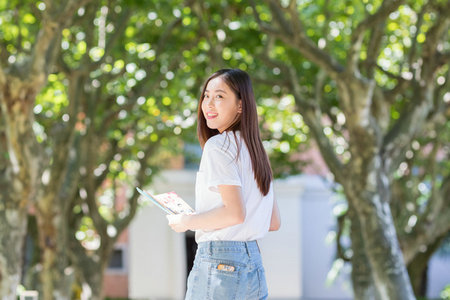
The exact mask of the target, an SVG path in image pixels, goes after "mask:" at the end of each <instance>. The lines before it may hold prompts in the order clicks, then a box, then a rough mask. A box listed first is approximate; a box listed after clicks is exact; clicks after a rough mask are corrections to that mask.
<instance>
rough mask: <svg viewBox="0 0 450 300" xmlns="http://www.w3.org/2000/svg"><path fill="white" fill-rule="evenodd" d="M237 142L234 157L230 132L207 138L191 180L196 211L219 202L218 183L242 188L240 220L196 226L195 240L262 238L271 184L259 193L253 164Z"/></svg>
mask: <svg viewBox="0 0 450 300" xmlns="http://www.w3.org/2000/svg"><path fill="white" fill-rule="evenodd" d="M236 137H237V140H238V142H239V143H240V152H239V157H238V159H237V160H236V155H237V152H238V150H237V144H236V139H235V137H234V134H233V132H223V133H222V134H218V135H215V136H213V137H211V138H209V139H208V141H207V142H206V143H205V147H204V148H203V154H202V159H201V162H200V169H199V171H198V173H197V179H196V183H195V198H196V202H195V210H196V211H197V212H198V213H202V212H206V211H209V210H211V209H213V208H216V207H220V206H221V205H223V203H222V197H221V195H220V193H219V189H218V186H219V185H237V186H240V187H241V190H242V200H243V202H244V204H245V208H246V216H245V221H244V223H242V224H238V225H234V226H230V227H226V228H223V229H219V230H212V231H203V230H196V233H195V240H196V241H197V243H199V242H205V241H217V240H226V241H251V240H256V239H260V238H262V237H263V236H264V235H265V234H266V233H267V232H268V231H269V226H270V219H271V216H272V207H273V186H272V184H271V186H270V190H269V193H268V194H267V195H266V196H263V195H262V194H261V192H260V190H259V188H258V184H257V183H256V181H255V177H254V175H253V167H252V162H251V159H250V154H249V152H248V149H247V146H246V145H245V142H244V141H243V140H242V139H241V138H240V134H239V132H236Z"/></svg>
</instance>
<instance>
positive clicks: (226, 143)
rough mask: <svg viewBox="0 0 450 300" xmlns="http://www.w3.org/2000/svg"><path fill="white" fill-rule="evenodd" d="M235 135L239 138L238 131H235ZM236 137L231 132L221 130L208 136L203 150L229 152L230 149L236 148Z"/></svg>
mask: <svg viewBox="0 0 450 300" xmlns="http://www.w3.org/2000/svg"><path fill="white" fill-rule="evenodd" d="M236 137H237V139H238V140H239V138H240V137H239V132H237V133H236ZM236 148H237V147H236V139H235V134H234V133H233V132H223V133H220V134H216V135H215V136H212V137H210V138H209V139H208V140H207V141H206V143H205V147H204V150H206V151H210V150H219V151H223V152H229V151H230V150H232V151H235V150H236Z"/></svg>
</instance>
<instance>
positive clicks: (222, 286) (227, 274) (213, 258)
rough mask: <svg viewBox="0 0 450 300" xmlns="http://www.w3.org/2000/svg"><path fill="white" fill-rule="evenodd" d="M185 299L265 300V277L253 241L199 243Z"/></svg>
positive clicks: (257, 249) (259, 256)
mask: <svg viewBox="0 0 450 300" xmlns="http://www.w3.org/2000/svg"><path fill="white" fill-rule="evenodd" d="M185 299H186V300H232V299H236V300H254V299H258V300H259V299H267V284H266V276H265V273H264V268H263V265H262V260H261V253H260V251H259V247H258V244H257V243H256V241H250V242H238V241H209V242H201V243H199V244H198V248H197V253H196V255H195V260H194V266H193V267H192V270H191V272H190V273H189V277H188V283H187V292H186V298H185Z"/></svg>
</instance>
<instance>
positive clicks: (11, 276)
mask: <svg viewBox="0 0 450 300" xmlns="http://www.w3.org/2000/svg"><path fill="white" fill-rule="evenodd" d="M3 199H4V198H2V199H1V200H3ZM1 206H2V208H1V209H0V220H2V221H1V222H0V238H1V242H0V298H1V299H3V300H16V289H17V286H18V285H19V283H20V277H21V271H22V268H21V265H22V252H23V242H24V238H25V233H26V225H27V216H26V211H25V209H14V208H7V207H5V206H4V203H3V201H2V203H1Z"/></svg>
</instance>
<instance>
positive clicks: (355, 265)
mask: <svg viewBox="0 0 450 300" xmlns="http://www.w3.org/2000/svg"><path fill="white" fill-rule="evenodd" d="M348 217H349V219H350V220H351V228H350V230H351V232H350V237H351V240H352V251H353V255H352V258H351V263H352V286H353V297H354V299H355V300H375V299H376V297H375V294H376V289H375V286H374V283H373V279H372V270H371V268H370V264H369V260H368V258H367V256H366V253H365V251H364V240H363V238H362V235H361V226H360V224H359V220H358V217H357V215H356V213H355V211H354V209H353V208H352V207H351V206H349V212H348Z"/></svg>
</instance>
